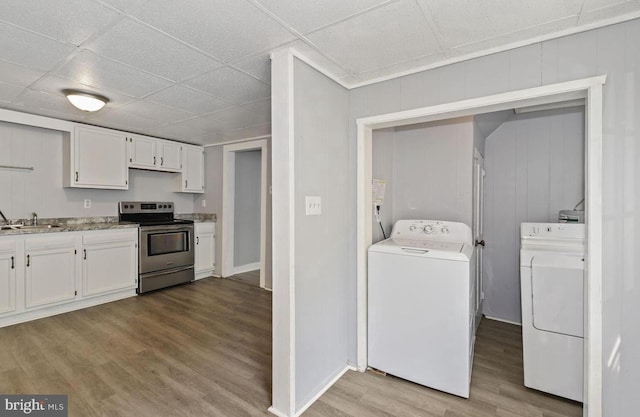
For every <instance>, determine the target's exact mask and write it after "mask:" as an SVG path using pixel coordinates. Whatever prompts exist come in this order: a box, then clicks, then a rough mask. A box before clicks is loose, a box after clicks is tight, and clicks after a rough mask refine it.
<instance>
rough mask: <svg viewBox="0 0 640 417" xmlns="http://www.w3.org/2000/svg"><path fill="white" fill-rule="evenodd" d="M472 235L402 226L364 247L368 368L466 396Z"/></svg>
mask: <svg viewBox="0 0 640 417" xmlns="http://www.w3.org/2000/svg"><path fill="white" fill-rule="evenodd" d="M473 253H474V248H473V246H472V243H471V229H470V228H469V226H467V225H465V224H463V223H456V222H447V221H435V220H399V221H397V222H396V224H395V225H394V227H393V231H392V232H391V237H390V238H389V239H387V240H384V241H382V242H379V243H377V244H375V245H373V246H371V247H370V248H369V262H368V265H369V269H368V365H369V366H370V367H372V368H376V369H379V370H381V371H384V372H386V373H389V374H392V375H395V376H398V377H400V378H404V379H407V380H409V381H412V382H416V383H418V384H421V385H425V386H428V387H431V388H435V389H438V390H441V391H445V392H448V393H451V394H455V395H458V396H461V397H465V398H468V397H469V385H470V381H471V367H472V363H473V346H474V341H475V329H476V326H475V325H474V320H475V307H474V306H475V287H474V282H475V279H474V274H473V273H472V267H473V265H474V263H473V262H472V259H473Z"/></svg>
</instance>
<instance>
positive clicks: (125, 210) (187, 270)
mask: <svg viewBox="0 0 640 417" xmlns="http://www.w3.org/2000/svg"><path fill="white" fill-rule="evenodd" d="M118 214H119V219H120V222H127V223H138V224H139V225H140V228H139V234H138V250H139V258H138V273H139V277H138V290H137V291H138V293H139V294H142V293H145V292H149V291H153V290H157V289H160V288H165V287H169V286H172V285H177V284H182V283H185V282H190V281H193V279H194V277H195V275H194V268H193V264H194V244H193V243H194V234H193V229H194V227H193V221H191V220H179V219H175V218H174V204H173V203H172V202H164V201H163V202H148V201H144V202H142V201H122V202H120V203H119V205H118Z"/></svg>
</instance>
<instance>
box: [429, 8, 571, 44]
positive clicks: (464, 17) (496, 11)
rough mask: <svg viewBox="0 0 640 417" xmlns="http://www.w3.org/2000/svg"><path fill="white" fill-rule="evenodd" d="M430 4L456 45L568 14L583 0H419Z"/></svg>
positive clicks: (446, 37)
mask: <svg viewBox="0 0 640 417" xmlns="http://www.w3.org/2000/svg"><path fill="white" fill-rule="evenodd" d="M418 1H421V2H423V4H425V5H426V6H427V10H429V11H430V12H431V15H432V16H433V20H434V21H435V24H436V26H437V28H438V31H439V33H440V34H441V35H442V39H443V43H444V46H445V47H450V48H454V47H457V46H461V45H467V44H471V43H475V42H477V41H480V40H483V39H489V38H494V37H496V36H500V35H505V34H508V33H512V32H518V31H521V30H523V29H526V28H530V27H534V26H538V25H542V24H545V23H549V22H553V21H555V20H558V19H563V18H567V17H575V18H577V16H578V14H579V13H580V8H581V6H582V2H583V0H560V1H559V0H536V1H529V0H490V1H467V0H448V1H446V2H443V1H438V0H418Z"/></svg>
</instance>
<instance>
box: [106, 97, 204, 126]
mask: <svg viewBox="0 0 640 417" xmlns="http://www.w3.org/2000/svg"><path fill="white" fill-rule="evenodd" d="M118 111H124V112H130V113H132V114H135V115H137V116H142V117H146V118H148V119H152V120H156V121H158V122H161V124H165V123H171V122H177V121H180V120H185V119H190V118H192V117H195V116H196V115H195V114H193V113H189V112H186V111H183V110H178V109H175V108H173V107H168V106H164V105H162V104H156V103H149V102H147V101H135V102H133V103H130V104H126V105H124V106H122V107H118Z"/></svg>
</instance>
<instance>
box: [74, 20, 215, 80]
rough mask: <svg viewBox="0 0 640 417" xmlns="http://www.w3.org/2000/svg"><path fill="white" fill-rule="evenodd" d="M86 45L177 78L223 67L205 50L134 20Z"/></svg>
mask: <svg viewBox="0 0 640 417" xmlns="http://www.w3.org/2000/svg"><path fill="white" fill-rule="evenodd" d="M86 47H87V49H89V50H92V51H94V52H95V53H96V54H98V55H101V56H104V57H107V58H111V59H113V60H116V61H119V62H123V63H125V64H128V65H131V66H133V67H137V68H140V69H143V70H145V71H147V72H150V73H152V74H157V75H160V76H162V77H165V78H168V79H170V80H174V81H181V80H184V79H187V78H190V77H193V76H195V75H198V74H202V73H204V72H208V71H211V70H214V69H216V68H219V67H221V66H222V64H221V63H220V62H218V61H215V60H214V59H212V58H209V57H208V56H206V55H204V54H203V53H201V52H198V51H196V50H194V49H193V48H191V47H188V46H186V45H184V44H183V43H181V42H178V41H176V40H175V39H173V38H171V37H169V36H167V35H164V34H162V33H160V32H158V31H157V30H155V29H152V28H150V27H148V26H146V25H143V24H142V23H139V22H136V21H134V20H131V19H124V20H122V21H120V22H118V24H117V25H115V26H114V27H112V28H110V29H109V30H108V31H107V32H105V33H104V34H103V35H102V36H100V37H99V38H97V39H95V40H94V41H91V42H90V43H89V44H88V45H87V46H86Z"/></svg>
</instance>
